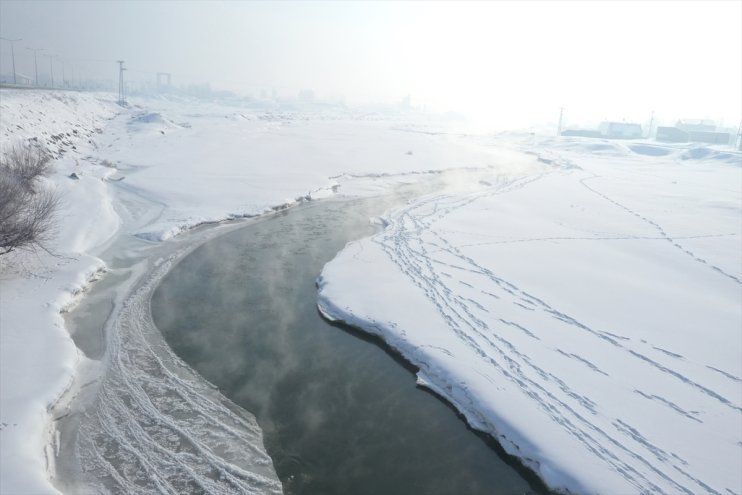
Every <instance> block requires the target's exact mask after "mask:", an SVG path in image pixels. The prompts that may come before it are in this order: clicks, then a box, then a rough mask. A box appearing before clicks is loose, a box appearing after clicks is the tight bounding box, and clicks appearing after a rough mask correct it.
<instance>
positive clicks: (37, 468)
mask: <svg viewBox="0 0 742 495" xmlns="http://www.w3.org/2000/svg"><path fill="white" fill-rule="evenodd" d="M423 127H424V132H418V131H420V130H421V129H423ZM431 127H438V124H436V123H432V124H431V123H430V122H423V123H422V125H421V124H420V123H419V122H418V123H414V124H410V123H409V122H406V121H405V119H403V118H401V117H399V116H396V117H394V118H386V117H383V116H378V115H373V116H368V115H354V114H352V113H350V112H345V111H340V112H336V113H324V114H316V113H315V114H312V115H301V114H297V113H275V112H274V113H265V112H262V111H254V110H250V109H249V108H246V107H238V106H231V105H227V104H220V103H208V102H200V101H194V100H179V99H143V100H134V102H133V105H132V107H130V108H121V107H119V106H117V105H116V104H115V103H114V98H113V97H112V96H111V95H106V94H88V93H75V92H46V91H14V90H2V91H0V136H2V141H1V142H0V146H2V149H3V150H4V149H7V147H9V146H12V145H13V144H15V143H19V142H22V141H27V140H33V141H36V142H39V143H41V144H42V145H44V146H45V147H46V148H47V149H48V150H49V151H50V152H51V153H52V154H53V155H54V156H55V158H56V159H55V163H54V165H55V172H54V173H53V174H52V175H51V176H50V177H49V178H48V179H47V180H46V183H45V187H50V188H56V189H57V190H58V191H59V192H60V193H61V195H62V206H61V210H60V212H59V216H58V219H59V224H58V236H57V238H56V239H55V240H54V241H53V242H52V243H51V244H50V245H49V246H48V247H49V248H50V250H51V253H47V252H44V251H37V252H33V253H28V252H20V253H12V254H10V255H7V256H3V257H2V258H0V283H1V284H2V285H0V366H2V368H1V370H0V371H1V373H0V440H2V441H1V442H0V492H1V493H49V492H55V491H56V490H55V488H54V486H53V485H52V483H51V481H50V476H52V475H53V474H54V465H55V464H56V462H55V461H56V459H55V456H56V452H55V450H56V448H57V447H58V445H59V444H58V437H57V434H56V432H55V427H54V424H55V423H56V422H57V420H60V419H62V417H63V416H64V414H65V413H64V410H62V411H59V410H58V409H59V404H58V400H59V399H60V397H62V396H65V397H67V396H70V395H71V396H72V397H73V398H74V397H75V396H76V394H78V393H80V390H81V389H82V388H83V387H87V386H88V384H89V383H88V382H86V383H76V382H75V376H76V373H79V372H80V370H81V369H85V370H93V371H95V370H98V371H95V372H97V373H99V374H102V375H104V376H105V377H104V378H102V379H101V380H99V383H100V385H99V386H98V390H100V392H99V397H103V396H104V395H105V394H109V393H112V392H111V391H112V390H113V391H115V390H119V391H120V390H122V389H121V388H120V386H125V387H128V386H129V385H131V383H129V382H127V380H128V379H129V378H133V377H134V375H136V370H134V371H133V372H132V370H131V369H130V368H131V367H130V366H119V364H121V363H124V362H128V361H127V360H133V361H134V362H140V361H141V362H142V363H144V362H148V363H150V364H151V363H155V362H156V361H157V356H152V355H147V356H142V355H141V354H137V352H138V350H139V347H137V346H133V347H132V346H131V345H129V344H131V342H134V340H132V341H129V340H126V339H124V340H121V341H118V340H116V339H117V338H118V336H120V335H119V333H118V332H123V331H128V332H132V330H131V329H130V328H129V327H133V328H134V333H136V332H137V331H138V328H139V327H138V326H136V325H127V324H125V320H127V319H129V317H130V316H131V315H132V314H139V313H141V311H138V310H137V308H139V307H140V305H141V301H140V299H141V296H140V292H138V291H140V290H141V288H142V287H143V285H146V284H147V283H148V282H147V280H148V279H147V277H148V276H149V274H148V273H146V272H147V270H154V269H156V267H157V265H158V262H157V259H149V260H147V263H140V262H139V261H137V259H136V256H143V255H142V254H141V253H142V252H143V251H146V249H147V246H148V245H153V246H157V245H159V244H162V243H160V242H157V241H163V240H167V239H170V238H172V237H173V236H174V235H176V234H178V233H180V232H183V231H185V230H187V229H189V228H191V227H194V226H196V225H199V224H202V223H209V222H215V221H220V220H224V219H229V218H235V217H242V216H252V215H259V214H262V213H265V212H270V211H273V209H276V208H279V209H280V208H283V207H286V206H290V205H291V204H295V203H297V202H299V201H304V200H307V199H314V198H322V197H327V196H331V195H334V194H376V193H379V192H382V191H388V190H390V188H392V187H393V186H394V185H395V184H407V183H414V182H416V181H418V180H420V179H421V178H424V177H430V176H440V175H441V174H440V172H441V171H444V170H445V171H447V172H446V174H445V177H446V179H447V180H450V182H452V183H454V184H455V183H457V182H460V183H461V184H460V185H461V186H464V187H465V186H466V184H467V183H468V182H469V181H470V180H471V177H470V176H472V175H476V177H477V180H481V181H483V182H485V183H486V182H487V181H488V180H490V181H491V180H494V178H496V177H498V176H500V175H501V174H510V175H512V174H520V175H522V174H523V173H526V172H533V171H538V170H543V169H545V168H548V165H546V164H544V163H540V162H538V160H537V158H536V157H535V156H531V155H527V154H523V153H521V152H518V151H516V150H512V149H507V148H503V147H499V146H493V145H492V144H491V143H481V142H476V141H475V140H471V139H467V138H466V137H461V136H451V135H447V134H445V133H439V132H433V131H431ZM474 170H477V173H476V174H473V172H472V171H474ZM72 174H74V176H73V175H72ZM477 187H480V186H477ZM153 252H158V251H157V250H156V249H155V250H154V251H153ZM127 257H128V258H129V259H132V260H134V261H129V262H128V263H129V264H128V265H127V264H126V263H125V262H123V261H121V260H122V259H124V258H127ZM145 267H147V268H145ZM106 272H108V273H106ZM100 278H106V279H109V280H114V279H116V280H121V283H120V284H121V286H122V287H123V289H122V290H123V291H124V292H125V293H123V294H119V295H117V296H116V297H115V298H114V299H113V304H114V309H113V313H112V318H111V320H109V326H108V327H107V328H108V331H109V335H108V337H107V338H108V351H109V352H108V355H107V356H106V357H105V358H104V359H103V361H102V362H101V363H102V365H103V366H102V368H105V369H103V370H102V371H101V363H95V362H91V361H93V360H91V359H89V357H87V356H85V355H84V353H82V351H80V350H79V349H78V348H77V347H76V346H75V344H74V342H73V341H72V340H71V338H70V336H69V334H68V332H67V329H66V328H65V327H64V320H63V318H62V313H63V312H64V311H67V310H69V309H70V308H71V307H73V306H74V305H75V304H77V303H79V301H80V298H81V297H82V296H83V294H84V293H85V291H86V290H87V288H88V287H89V285H90V284H91V283H92V282H93V281H94V280H97V279H100ZM132 312H133V313H132ZM122 328H123V330H122ZM127 328H129V329H128V330H127ZM127 346H128V347H127ZM135 347H136V348H135ZM131 352H133V353H134V354H132V353H131ZM112 353H117V354H116V356H112V355H111V354H112ZM127 353H129V354H127ZM134 357H136V359H132V358H134ZM117 359H118V363H119V364H117ZM137 360H140V361H137ZM112 363H113V364H112ZM157 365H158V366H159V365H160V363H159V362H158V363H157ZM148 366H149V365H148ZM130 372H132V373H134V374H133V375H132V374H127V373H130ZM168 380H170V381H167V380H166V381H161V382H158V383H154V382H151V383H149V384H151V385H153V387H155V388H160V389H164V388H167V387H169V386H171V385H172V383H174V382H179V379H178V378H177V377H176V375H173V376H171V377H170V378H168ZM70 388H71V389H72V392H71V393H67V394H65V392H66V391H68V390H69V389H70ZM135 389H137V387H134V389H129V390H131V391H132V394H133V395H131V396H130V398H131V397H133V398H134V399H135V400H140V399H142V400H144V401H146V400H149V399H147V397H145V396H140V395H137V394H138V392H136V391H135ZM86 390H90V387H88V388H86ZM137 390H141V386H139V389H137ZM193 390H195V391H196V392H198V390H199V388H198V387H195V388H193V389H190V390H189V392H188V393H190V392H192V391H193ZM178 391H179V392H182V389H178ZM88 393H89V392H88ZM142 397H143V398H142ZM65 400H67V399H65ZM119 402H120V404H118V405H117V407H118V406H121V404H124V405H125V404H126V403H128V402H129V399H126V400H120V401H119ZM97 404H99V405H100V406H96V407H97V409H96V411H98V412H99V413H100V414H101V415H104V414H109V415H111V418H112V420H113V418H115V419H116V420H121V421H122V422H123V423H124V424H117V425H116V427H117V428H119V427H120V429H119V430H116V431H119V432H121V431H129V432H132V431H134V432H135V431H136V430H135V429H134V428H129V426H130V425H127V424H125V422H126V421H127V418H126V417H124V416H125V415H124V414H123V413H122V409H120V408H118V409H116V408H113V409H107V408H106V407H105V406H106V405H107V404H103V403H102V399H101V400H99V401H98V403H97ZM163 404H165V405H167V403H166V402H163ZM204 404H205V406H204V409H203V411H201V413H204V411H209V410H213V409H210V408H212V407H215V406H214V402H213V401H212V402H209V401H205V402H204ZM99 417H102V416H99ZM155 417H156V419H157V420H158V421H165V422H167V421H170V420H171V419H173V418H167V417H164V416H162V415H160V416H157V415H155ZM150 418H151V417H150ZM227 420H229V421H232V420H234V417H227ZM145 421H149V420H148V419H146V418H145ZM112 423H113V421H112ZM173 425H174V423H169V424H167V425H166V426H167V427H168V428H173V427H174V426H173ZM109 426H111V425H109ZM140 426H141V424H140ZM181 426H182V425H179V426H177V428H178V431H179V432H180V433H182V432H183V430H182V429H181ZM248 427H249V428H248V430H249V429H250V428H251V426H249V425H248ZM83 430H84V428H83ZM111 431H113V429H112V430H111ZM161 431H165V430H162V429H161ZM251 431H252V430H251ZM250 435H256V436H255V438H258V439H259V437H260V435H259V433H256V432H255V431H252V433H250ZM171 438H172V437H171V436H165V437H164V440H163V441H164V442H165V443H164V445H167V442H169V441H170V440H171ZM188 440H189V441H191V440H194V441H198V439H197V438H196V437H195V436H194V437H191V438H189V439H188ZM136 443H137V442H136V441H135V442H134V443H133V444H132V445H136ZM260 443H261V442H260V441H258V444H260ZM204 445H206V444H203V445H201V446H202V447H203V446H204ZM161 446H162V445H159V446H158V445H155V447H154V448H160V447H161ZM206 446H207V447H208V445H206ZM255 448H256V451H260V450H261V449H262V444H261V445H256V446H255ZM207 457H208V456H207ZM257 459H258V461H260V459H262V457H261V456H258V457H257ZM94 462H97V461H96V460H95V459H93V460H92V461H91V462H90V463H88V466H90V465H93V464H92V463H94ZM260 462H262V461H260ZM173 466H174V465H168V466H166V467H165V468H164V469H170V468H173V469H175V467H173ZM211 466H212V467H214V466H216V468H217V469H222V468H223V464H220V463H219V462H214V463H211ZM235 472H236V471H235ZM240 472H241V473H242V474H243V475H244V471H240ZM133 476H134V478H133V479H134V480H135V482H136V473H135V474H134V475H133ZM247 477H248V478H249V477H250V476H247ZM129 481H131V480H129ZM126 483H128V481H127V480H123V481H121V484H120V486H122V487H125V486H129V485H127V484H126ZM270 486H273V485H270ZM154 489H155V487H153V490H154ZM270 489H271V490H273V488H270Z"/></svg>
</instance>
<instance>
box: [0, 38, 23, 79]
mask: <svg viewBox="0 0 742 495" xmlns="http://www.w3.org/2000/svg"><path fill="white" fill-rule="evenodd" d="M0 40H5V41H10V58H11V59H12V60H13V84H18V81H17V80H16V77H15V50H14V49H13V43H15V42H16V41H21V38H18V39H17V40H10V39H8V38H0Z"/></svg>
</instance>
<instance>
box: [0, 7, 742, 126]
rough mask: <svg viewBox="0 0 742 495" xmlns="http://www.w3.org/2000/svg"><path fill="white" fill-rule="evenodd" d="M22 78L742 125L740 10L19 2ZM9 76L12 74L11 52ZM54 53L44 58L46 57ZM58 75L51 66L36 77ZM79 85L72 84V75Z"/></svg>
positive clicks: (522, 117) (3, 63)
mask: <svg viewBox="0 0 742 495" xmlns="http://www.w3.org/2000/svg"><path fill="white" fill-rule="evenodd" d="M0 31H1V34H0V35H1V36H2V37H3V38H23V41H20V42H16V44H15V57H16V65H17V70H18V72H21V73H24V74H26V75H30V76H33V74H34V66H33V54H32V52H30V51H29V50H27V49H26V47H27V46H30V47H33V48H37V47H41V48H45V52H48V53H51V54H53V55H58V56H59V57H60V58H59V59H55V61H54V62H53V63H55V64H57V65H56V66H55V69H54V70H55V71H56V72H57V75H56V77H57V78H59V77H60V76H59V71H61V63H62V61H64V62H65V69H66V70H67V71H68V72H72V71H77V72H78V77H79V75H80V74H82V75H85V76H87V77H99V78H105V79H108V80H111V81H115V79H116V78H117V66H116V64H115V62H114V61H115V60H117V59H123V60H125V61H126V64H127V66H128V68H129V72H127V74H126V76H127V78H128V79H129V80H131V81H153V80H154V78H155V73H156V72H170V73H172V74H173V78H174V79H173V83H174V84H193V83H201V84H202V83H206V82H208V83H210V84H211V87H212V88H216V89H228V90H232V91H236V92H238V93H240V94H251V95H253V96H260V95H261V93H262V94H265V95H269V96H270V95H273V94H275V95H277V96H279V97H294V96H296V94H297V93H298V92H299V91H301V90H312V91H313V92H314V94H315V95H317V97H318V98H320V99H326V100H332V101H344V102H346V103H348V104H358V103H368V102H377V103H378V102H386V103H397V102H399V101H401V100H402V99H403V98H404V97H406V96H408V95H409V96H410V97H411V101H412V104H413V105H414V106H424V107H426V108H428V109H431V110H436V111H454V112H458V113H462V114H465V115H467V116H469V117H470V118H471V119H473V120H476V121H481V122H487V123H498V124H507V125H513V126H520V125H527V124H531V123H543V122H554V121H556V120H557V118H558V115H559V108H560V107H565V116H566V117H567V121H568V122H569V121H570V120H571V121H581V122H585V121H590V120H592V121H595V120H601V119H604V118H609V119H619V120H620V119H626V120H634V121H639V122H642V123H644V122H646V121H647V120H648V119H649V115H650V113H651V112H652V111H655V113H656V115H657V117H658V118H660V119H663V118H664V119H674V118H679V117H687V118H710V119H714V120H716V121H717V122H718V121H719V120H723V122H724V124H726V125H731V126H736V125H737V123H738V122H739V120H740V116H741V115H740V114H741V113H742V110H741V109H742V95H741V93H742V92H741V91H740V88H742V2H738V1H722V2H713V1H680V2H674V1H659V2H638V1H621V2H608V1H598V2H586V1H576V2H557V1H548V2H539V1H525V2H517V3H516V2H505V1H502V2H471V3H466V2H407V3H402V2H378V3H371V2H368V3H366V2H359V3H353V2H342V3H341V2H174V1H173V2H72V1H58V2H57V1H55V2H43V1H37V2H17V1H11V0H3V1H2V3H0ZM1 45H2V50H1V51H0V54H1V55H2V59H1V60H0V72H2V73H4V74H8V73H10V72H11V57H10V44H9V43H8V42H7V41H2V42H1ZM42 53H43V52H42ZM48 71H49V60H48V59H47V58H44V57H40V58H39V72H40V77H41V74H42V73H43V74H46V73H48ZM67 77H68V78H69V77H70V76H69V75H67Z"/></svg>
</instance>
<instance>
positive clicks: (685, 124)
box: [675, 119, 716, 132]
mask: <svg viewBox="0 0 742 495" xmlns="http://www.w3.org/2000/svg"><path fill="white" fill-rule="evenodd" d="M675 127H677V128H678V129H681V130H683V131H686V132H714V131H716V124H714V122H713V121H712V120H702V119H681V120H678V122H677V123H676V124H675Z"/></svg>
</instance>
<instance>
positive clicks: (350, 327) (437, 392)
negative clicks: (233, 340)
mask: <svg viewBox="0 0 742 495" xmlns="http://www.w3.org/2000/svg"><path fill="white" fill-rule="evenodd" d="M317 311H318V313H319V314H320V315H321V316H322V318H324V319H325V320H326V321H327V322H328V323H329V324H330V325H332V326H334V327H337V328H338V329H340V330H342V331H343V332H347V333H350V334H351V335H353V336H354V337H356V338H359V339H363V340H365V341H366V342H369V343H371V344H373V345H375V346H377V347H378V348H380V349H381V350H383V351H384V352H385V353H387V354H388V355H389V356H390V357H391V358H392V359H393V360H394V361H395V362H396V363H397V364H399V365H400V366H401V367H403V368H404V369H406V370H407V371H409V372H410V374H411V375H414V376H415V380H416V386H417V388H419V389H420V390H423V391H425V392H427V393H429V394H430V395H431V396H432V397H434V398H435V399H436V400H438V401H440V402H441V403H442V404H443V405H445V406H446V407H448V408H449V409H450V410H451V412H452V413H454V414H455V415H456V417H458V418H459V419H460V420H461V421H462V422H463V423H464V424H465V425H466V428H467V429H468V430H469V431H471V432H472V433H474V434H475V435H477V436H478V437H479V438H481V439H482V441H483V442H484V443H485V444H487V446H488V447H489V448H491V449H492V450H494V451H495V453H496V454H497V456H498V457H499V458H500V459H502V461H503V462H505V463H506V464H507V465H509V466H510V467H512V468H513V469H515V470H516V471H517V472H518V474H520V475H521V476H522V477H523V479H525V480H526V481H527V482H528V484H529V485H530V487H531V489H532V490H533V491H534V493H537V494H540V495H551V494H558V493H563V492H559V491H554V489H553V488H551V487H549V486H548V485H547V484H546V482H545V481H544V480H543V479H542V478H541V477H540V476H539V474H538V471H536V470H535V469H533V467H532V466H530V465H528V463H526V462H525V461H524V459H523V458H522V457H520V456H518V455H517V454H513V453H511V452H510V451H508V450H507V449H506V448H505V447H504V446H503V441H508V439H507V438H506V437H504V436H501V438H500V439H498V437H497V436H495V435H493V434H492V432H490V431H487V430H484V429H480V428H477V427H476V426H474V425H473V424H472V423H471V421H470V419H469V416H467V415H466V414H465V413H464V412H463V409H461V408H460V406H459V405H458V404H457V403H456V402H454V401H452V400H451V399H449V397H448V396H447V395H446V394H445V393H444V392H443V391H442V390H441V389H440V388H438V387H435V386H434V385H432V384H431V383H430V382H427V381H425V380H422V379H421V378H420V376H419V375H418V373H419V372H420V368H419V367H418V366H417V365H415V364H414V363H413V361H411V360H410V359H409V358H408V357H407V356H406V355H405V354H404V353H403V352H402V351H401V350H400V349H398V348H396V347H394V346H392V345H391V344H389V343H388V342H387V341H386V340H385V339H384V337H383V336H382V335H381V334H379V333H376V332H373V331H370V330H369V329H368V328H372V327H370V326H369V327H367V328H364V327H362V326H357V325H355V324H353V323H349V322H348V321H346V320H344V319H336V318H334V317H333V316H332V315H330V314H328V313H326V312H325V311H324V310H323V309H322V307H321V305H320V303H319V301H318V303H317ZM564 493H568V492H564Z"/></svg>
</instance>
